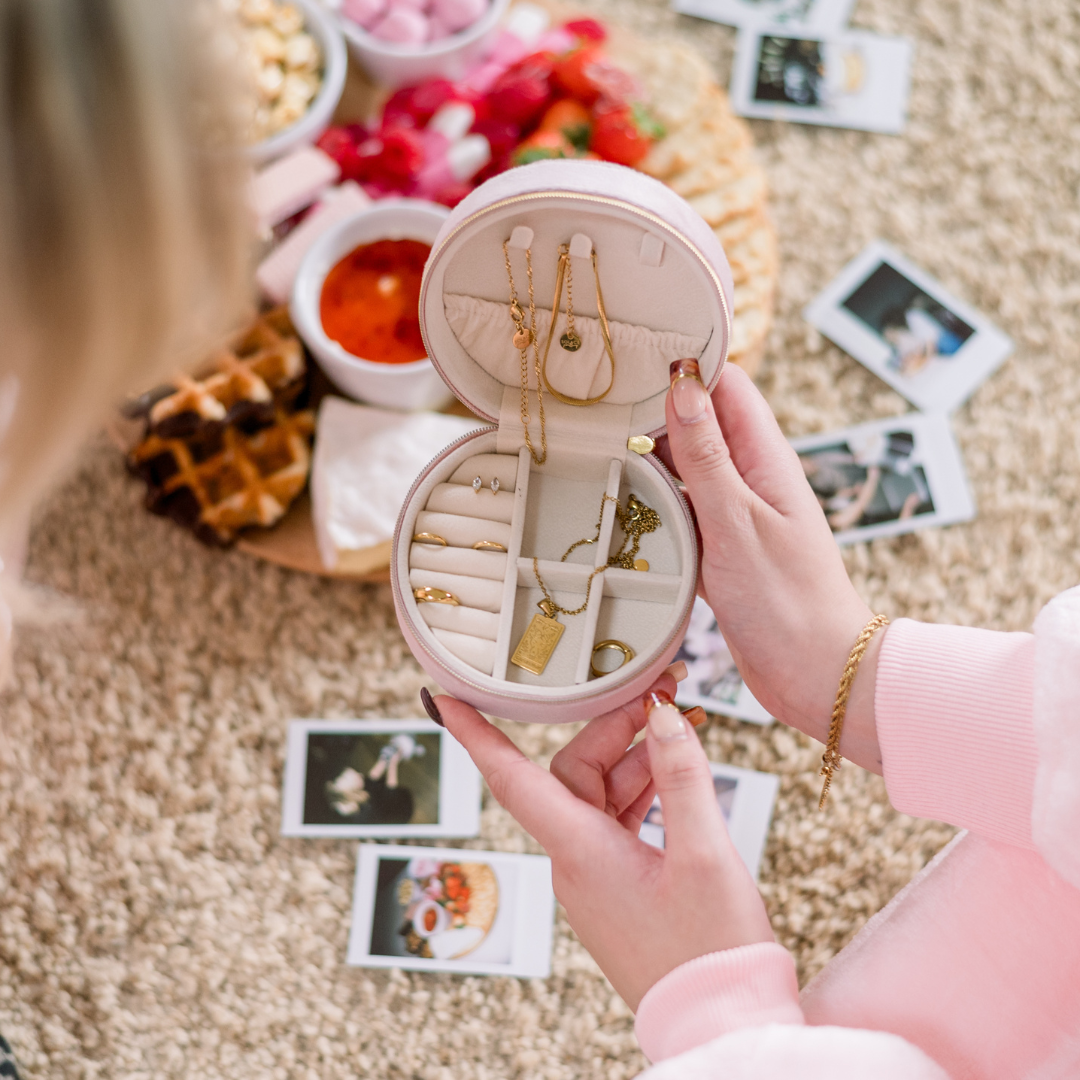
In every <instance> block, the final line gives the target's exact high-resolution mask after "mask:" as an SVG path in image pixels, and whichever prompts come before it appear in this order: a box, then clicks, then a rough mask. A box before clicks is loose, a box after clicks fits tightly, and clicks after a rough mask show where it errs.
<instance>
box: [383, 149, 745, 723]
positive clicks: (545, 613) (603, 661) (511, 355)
mask: <svg viewBox="0 0 1080 1080" xmlns="http://www.w3.org/2000/svg"><path fill="white" fill-rule="evenodd" d="M511 281H512V282H513V292H514V293H515V294H516V296H517V299H518V304H519V305H520V306H519V307H518V308H517V309H512V307H511V295H512V292H511ZM530 298H531V302H530ZM730 298H731V277H730V272H729V271H728V268H727V263H726V260H725V259H724V255H723V252H722V250H721V249H720V246H719V243H718V241H717V240H716V238H715V236H714V235H713V233H712V230H711V229H709V227H708V226H707V225H706V224H705V223H704V221H702V220H701V218H700V217H698V215H697V214H695V213H694V211H693V210H691V209H690V207H689V206H688V205H687V204H686V203H685V202H684V201H683V200H682V199H680V198H679V197H678V196H677V195H675V194H674V193H673V192H671V191H670V190H669V189H668V188H666V187H664V186H663V185H662V184H659V183H658V182H656V181H654V180H651V179H650V178H648V177H646V176H643V175H642V174H640V173H636V172H634V171H633V170H629V169H623V168H620V167H618V166H611V165H607V164H599V163H591V162H543V163H537V164H535V165H530V166H525V167H522V168H518V169H514V170H511V171H510V172H508V173H504V174H502V175H500V176H498V177H496V178H494V179H493V180H491V181H488V182H487V183H486V184H484V185H482V186H481V187H480V188H478V189H477V190H476V191H475V192H474V193H473V194H472V195H470V196H469V197H468V198H467V199H465V200H464V201H463V202H462V203H461V204H460V205H459V207H458V208H457V209H456V210H455V211H454V212H453V213H452V214H451V216H450V218H449V219H448V220H447V222H446V224H445V226H444V228H443V230H442V231H441V232H440V235H439V237H438V238H437V239H436V241H435V244H434V246H433V248H432V255H431V258H430V259H429V262H428V265H427V268H426V270H425V275H424V286H423V291H422V294H421V326H422V328H423V331H424V336H425V340H426V342H427V345H428V355H429V356H430V357H431V358H432V360H433V362H434V363H435V365H436V366H437V367H438V369H439V371H440V373H441V374H442V376H443V378H444V379H445V380H446V382H447V383H448V384H449V385H450V386H451V388H452V389H453V390H454V392H455V393H456V394H457V395H458V397H460V398H461V399H462V400H463V401H465V402H467V403H468V404H469V405H470V407H471V408H472V409H474V410H475V411H476V412H477V413H478V414H479V415H481V416H484V417H486V418H488V419H490V420H491V421H492V422H493V423H494V424H495V425H496V426H495V427H494V428H490V429H486V430H483V431H479V432H474V433H472V434H471V435H468V436H466V437H465V438H463V439H460V440H458V441H457V442H456V443H453V444H452V445H451V446H450V447H448V448H447V449H446V450H445V451H444V452H443V453H442V454H441V455H440V456H439V457H438V458H437V459H436V460H435V461H434V462H433V463H432V464H431V465H429V466H428V468H427V469H426V470H425V472H424V474H423V475H422V476H421V477H420V478H419V479H418V480H417V482H416V483H415V484H414V486H413V488H412V490H411V491H410V493H409V495H408V497H407V499H406V501H405V505H404V507H403V509H402V513H401V517H400V519H399V521H398V527H397V531H396V534H395V541H394V555H393V562H392V582H393V588H394V598H395V604H396V606H397V611H398V618H399V621H400V623H401V626H402V630H403V632H404V634H405V637H406V640H407V641H408V642H409V645H410V648H411V649H412V650H413V653H414V654H415V655H416V657H417V659H418V660H419V662H420V663H421V665H422V666H423V667H424V669H425V670H426V671H427V672H428V673H429V674H430V675H431V676H432V677H433V678H434V679H435V680H436V681H437V682H438V683H439V685H440V686H442V687H443V688H444V689H445V690H446V691H447V692H448V693H452V694H455V695H456V696H458V697H461V698H462V699H463V700H466V701H469V702H470V703H471V704H473V705H475V706H476V707H477V708H479V709H481V710H483V711H486V712H489V713H494V714H496V715H499V716H503V717H508V718H511V719H517V720H523V721H541V722H547V723H560V722H570V721H575V720H581V719H585V718H588V717H591V716H594V715H598V714H600V713H603V712H606V711H608V710H610V709H612V708H616V707H617V706H619V705H621V704H625V703H626V702H627V701H629V700H631V699H632V698H633V697H634V696H635V695H637V694H641V693H644V691H645V690H646V689H647V688H648V686H649V685H650V684H651V683H652V681H653V680H654V679H655V677H656V675H657V674H659V672H660V671H661V670H662V668H663V667H664V666H665V665H666V664H667V663H669V662H670V660H671V658H672V657H673V656H674V654H675V652H676V651H677V649H678V646H679V643H680V642H681V640H682V636H683V633H684V632H685V628H686V623H687V620H688V618H689V614H690V609H691V607H692V605H693V600H694V592H695V583H696V575H697V544H696V540H695V534H694V525H693V519H692V517H691V515H690V512H689V508H688V507H687V505H686V502H685V500H684V499H683V497H682V495H681V493H680V492H679V490H678V488H677V486H676V485H675V483H674V481H673V480H672V478H671V476H670V475H669V474H668V472H667V470H666V469H665V468H664V466H663V465H662V464H661V462H660V461H659V460H658V459H657V458H655V457H654V456H653V455H652V454H649V453H645V454H642V453H640V451H641V450H643V449H647V448H648V447H649V446H650V445H651V440H652V439H655V438H656V437H657V436H659V435H660V434H661V433H662V432H663V430H664V405H665V399H666V394H667V388H668V381H669V379H668V366H669V364H670V363H671V361H673V360H677V359H685V358H693V359H696V360H697V361H698V364H699V366H700V369H701V373H702V379H703V381H704V382H705V383H706V385H707V386H709V387H710V388H711V387H712V386H715V384H716V381H717V379H718V378H719V376H720V371H721V368H722V366H723V362H724V359H725V358H726V355H727V349H728V341H729V337H730V317H729V312H730V309H731V300H730ZM568 302H569V304H568ZM568 306H570V310H568ZM553 312H555V316H554V318H553V316H552V313H553ZM522 344H524V345H525V352H524V357H523V355H522V349H521V346H522ZM541 388H542V390H543V399H542V400H543V422H541V399H540V393H539V391H540V390H541ZM526 415H527V416H528V423H527V426H526V423H525V418H526ZM526 432H527V434H528V437H526ZM635 437H636V438H635ZM530 444H531V445H530ZM545 446H546V454H545V452H544V447H545ZM631 446H633V447H634V448H635V449H636V450H637V451H639V452H635V451H634V450H631V449H630V447H631ZM623 524H625V526H626V531H624V528H623V527H622V526H623ZM635 567H636V568H635ZM552 605H554V606H552Z"/></svg>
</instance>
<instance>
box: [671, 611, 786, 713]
mask: <svg viewBox="0 0 1080 1080" xmlns="http://www.w3.org/2000/svg"><path fill="white" fill-rule="evenodd" d="M675 659H676V660H682V661H683V663H685V664H686V678H685V679H683V681H682V682H681V683H679V689H678V691H677V693H676V695H675V697H676V700H677V701H678V703H679V705H681V706H682V707H683V708H684V709H689V708H692V707H693V706H694V705H700V706H701V707H702V708H703V709H704V710H705V711H706V712H710V713H719V714H720V715H722V716H731V717H733V718H734V719H736V720H749V721H750V722H751V723H754V724H771V723H772V717H771V716H770V715H769V713H768V711H767V710H766V709H765V708H764V707H763V706H762V705H761V704H760V702H759V701H758V700H757V698H755V697H754V695H753V694H751V693H750V691H749V689H748V688H747V686H746V683H744V682H743V680H742V676H741V675H740V674H739V669H738V668H737V667H736V666H735V661H734V660H733V659H732V657H731V652H730V650H729V649H728V647H727V645H726V644H725V642H724V635H723V634H721V633H720V628H719V627H718V626H717V625H716V616H715V615H714V614H713V613H712V608H710V607H709V605H708V604H707V603H705V601H704V600H702V599H701V597H700V596H699V597H698V598H697V600H695V601H694V610H693V611H692V612H691V614H690V625H689V627H687V630H686V637H685V638H683V643H682V646H681V647H680V649H679V651H678V653H676V654H675Z"/></svg>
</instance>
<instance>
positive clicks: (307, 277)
mask: <svg viewBox="0 0 1080 1080" xmlns="http://www.w3.org/2000/svg"><path fill="white" fill-rule="evenodd" d="M448 213H449V211H448V210H447V209H446V208H445V207H443V206H439V205H437V204H435V203H429V202H425V201H423V200H421V199H386V200H383V201H381V202H377V203H375V204H374V205H373V206H371V207H369V208H367V209H365V210H362V211H361V212H360V213H358V214H356V215H354V216H353V217H351V218H347V219H345V220H344V221H341V222H339V223H338V224H337V225H335V226H334V227H332V228H331V229H329V230H328V231H327V232H326V233H324V234H323V235H322V236H321V237H319V239H318V240H317V241H316V242H315V243H314V244H313V245H312V246H311V248H310V249H309V250H308V252H307V254H306V255H305V256H304V261H303V262H302V263H301V265H300V270H299V271H298V273H297V275H296V282H295V284H294V286H293V295H292V303H291V305H290V311H291V315H292V320H293V323H294V324H295V326H296V329H297V330H298V331H299V333H300V336H301V337H302V338H303V339H304V341H305V342H306V343H307V346H308V348H309V349H311V351H312V353H313V354H314V356H315V359H316V360H317V361H318V363H319V366H320V367H321V368H322V369H323V371H325V372H326V374H327V376H328V377H329V378H330V380H331V382H333V383H334V384H335V386H337V387H338V389H340V390H342V391H344V393H346V394H348V395H349V396H350V397H353V398H357V399H358V400H360V401H366V402H369V403H370V404H372V405H384V406H387V407H389V408H394V409H436V408H439V407H440V406H442V405H444V404H446V403H447V402H448V401H449V400H450V397H451V394H450V391H449V390H448V389H447V386H446V384H445V383H444V382H443V381H442V379H441V378H440V377H439V373H438V372H437V371H436V370H435V367H434V365H433V364H432V363H431V361H430V360H429V359H428V358H427V354H426V352H425V349H424V342H423V340H422V338H421V336H420V281H421V277H422V276H423V272H424V263H425V262H426V261H427V257H428V254H429V253H430V251H431V244H432V241H433V240H434V239H435V236H436V234H437V233H438V231H439V228H440V227H441V226H442V223H443V221H444V220H445V218H446V216H447V214H448Z"/></svg>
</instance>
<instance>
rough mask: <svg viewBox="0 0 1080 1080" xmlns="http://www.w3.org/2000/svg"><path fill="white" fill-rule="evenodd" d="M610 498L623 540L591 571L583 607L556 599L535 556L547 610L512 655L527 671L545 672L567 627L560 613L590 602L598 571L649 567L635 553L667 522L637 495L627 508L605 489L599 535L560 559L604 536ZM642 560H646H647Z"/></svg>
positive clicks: (578, 609)
mask: <svg viewBox="0 0 1080 1080" xmlns="http://www.w3.org/2000/svg"><path fill="white" fill-rule="evenodd" d="M609 502H613V503H614V504H615V516H616V517H617V518H618V520H619V526H620V527H621V528H622V530H623V534H624V535H623V541H622V543H621V544H620V545H619V549H618V550H617V551H616V552H615V554H614V555H612V556H610V557H609V558H608V561H607V562H606V563H605V564H604V565H603V566H598V567H596V569H595V570H593V572H592V573H591V574H590V575H589V579H588V581H587V582H586V584H585V601H584V603H583V604H581V606H580V607H576V608H572V609H571V608H564V607H562V606H560V605H559V604H558V603H557V602H556V600H555V598H554V597H553V596H552V595H551V593H550V592H548V588H547V586H546V585H545V584H544V579H543V578H542V577H541V576H540V563H539V560H538V559H537V558H536V556H533V574H534V575H535V576H536V584H537V585H539V586H540V591H541V592H542V593H543V594H544V599H543V600H541V601H540V602H539V603H538V604H537V605H536V606H537V607H538V608H539V609H540V610H541V612H542V613H543V614H541V615H534V616H533V617H532V622H531V623H529V626H528V628H527V629H526V631H525V633H524V634H522V636H521V640H520V641H519V642H518V645H517V648H516V649H515V650H514V655H513V656H511V657H510V663H511V664H514V665H516V666H517V667H519V668H523V669H524V670H525V671H531V672H532V673H533V674H534V675H542V674H543V673H544V668H546V667H547V664H548V661H549V660H550V659H551V655H552V653H554V652H555V646H556V645H558V644H559V639H560V638H561V637H562V636H563V631H564V630H565V629H566V627H565V626H564V625H563V624H562V623H561V622H559V620H558V618H557V616H558V615H560V614H561V615H580V614H581V613H582V612H583V611H584V610H585V609H586V608H587V607H588V606H589V596H590V595H591V594H592V584H593V579H594V578H595V577H596V575H597V574H602V573H603V572H604V571H605V570H607V568H608V567H609V566H618V567H621V568H622V569H624V570H637V569H645V570H647V569H648V563H645V565H644V566H643V567H641V566H638V565H637V560H635V556H636V555H637V553H638V550H639V549H640V547H641V537H642V536H643V535H644V534H645V533H650V532H655V531H656V530H657V529H659V528H660V526H661V524H663V523H662V522H661V521H660V515H659V514H658V513H657V512H656V511H655V510H654V509H653V508H652V507H651V506H646V505H645V504H644V503H643V502H641V500H640V499H638V498H637V497H636V496H635V495H631V496H630V497H629V498H628V499H627V502H626V510H625V511H623V509H622V507H621V506H620V505H619V500H618V499H616V498H615V497H614V496H613V495H608V494H606V493H605V494H604V496H603V498H602V499H601V500H600V518H599V520H598V521H597V523H596V536H595V537H593V538H592V539H588V538H586V539H583V540H578V541H576V542H575V543H573V544H571V545H570V546H569V547H568V548H567V549H566V552H565V553H564V555H563V557H562V559H561V560H560V561H561V562H566V558H567V556H568V555H569V554H570V552H572V551H573V550H574V549H575V548H578V547H580V546H581V545H582V544H595V543H597V541H598V540H599V539H600V528H601V526H602V525H603V522H604V506H605V505H606V504H607V503H609ZM631 537H633V544H632V546H631V548H630V550H629V551H626V545H627V542H628V541H629V540H630V539H631ZM640 561H642V562H644V560H640Z"/></svg>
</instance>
